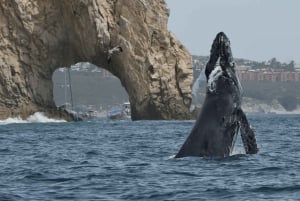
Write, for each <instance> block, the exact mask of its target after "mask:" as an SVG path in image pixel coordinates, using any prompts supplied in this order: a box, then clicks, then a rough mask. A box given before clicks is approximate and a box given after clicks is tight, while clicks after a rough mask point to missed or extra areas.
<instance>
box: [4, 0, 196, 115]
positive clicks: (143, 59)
mask: <svg viewBox="0 0 300 201" xmlns="http://www.w3.org/2000/svg"><path fill="white" fill-rule="evenodd" d="M168 16H169V10H168V8H167V6H166V3H165V1H164V0H130V1H129V0H64V1H61V0H1V3H0V119H5V118H7V117H13V116H18V115H20V116H21V117H24V118H25V117H27V116H29V115H30V114H32V113H34V112H36V111H42V112H46V114H48V115H49V114H50V115H52V116H57V115H59V114H58V112H57V110H56V106H55V103H54V100H53V90H52V89H53V87H52V79H51V78H52V73H53V72H54V71H55V70H56V69H57V68H59V67H64V66H70V65H72V64H75V63H78V62H90V63H92V64H95V65H97V66H99V67H101V68H104V69H107V70H109V71H110V72H111V73H113V74H114V75H115V76H117V77H118V78H119V79H120V81H121V83H122V85H123V86H124V87H125V89H126V91H127V92H128V95H129V99H130V100H129V101H130V103H131V107H132V118H133V120H138V119H187V118H190V112H189V106H190V103H191V84H192V64H191V58H190V55H189V53H188V52H187V50H186V49H185V48H184V46H183V45H181V44H180V42H179V41H178V40H177V39H176V38H175V37H174V36H173V35H172V34H171V33H170V32H169V31H168V30H167V20H168ZM116 46H121V47H122V50H123V51H122V52H121V53H118V54H114V55H112V58H111V62H109V63H108V62H107V52H108V50H109V49H112V48H113V47H116ZM60 115H62V114H60Z"/></svg>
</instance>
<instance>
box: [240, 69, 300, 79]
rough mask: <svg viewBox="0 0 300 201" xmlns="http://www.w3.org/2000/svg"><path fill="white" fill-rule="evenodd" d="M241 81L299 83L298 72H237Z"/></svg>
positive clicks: (299, 75)
mask: <svg viewBox="0 0 300 201" xmlns="http://www.w3.org/2000/svg"><path fill="white" fill-rule="evenodd" d="M237 73H238V76H239V78H240V80H241V81H270V82H289V81H290V82H299V81H300V71H283V70H282V71H273V70H269V69H259V70H238V71H237Z"/></svg>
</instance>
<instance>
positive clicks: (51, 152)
mask: <svg viewBox="0 0 300 201" xmlns="http://www.w3.org/2000/svg"><path fill="white" fill-rule="evenodd" d="M250 121H251V123H252V125H253V126H254V127H255V129H256V132H257V141H258V145H259V148H260V152H259V154H257V155H253V156H249V155H244V154H236V155H233V156H231V157H228V158H225V159H209V158H197V157H189V158H182V159H174V158H173V156H174V155H175V154H176V152H177V151H178V149H179V148H180V146H181V145H182V143H183V142H184V140H185V139H186V137H187V135H188V134H189V132H190V130H191V128H192V127H193V125H194V121H137V122H131V121H107V120H98V121H93V122H80V123H30V124H7V125H0V156H1V164H0V200H1V201H2V200H265V199H267V200H297V199H299V198H300V176H299V172H300V155H299V152H300V146H299V144H300V116H283V115H281V116H272V115H262V116H250ZM237 147H238V149H240V148H239V147H241V145H240V144H238V145H237ZM237 153H239V151H237Z"/></svg>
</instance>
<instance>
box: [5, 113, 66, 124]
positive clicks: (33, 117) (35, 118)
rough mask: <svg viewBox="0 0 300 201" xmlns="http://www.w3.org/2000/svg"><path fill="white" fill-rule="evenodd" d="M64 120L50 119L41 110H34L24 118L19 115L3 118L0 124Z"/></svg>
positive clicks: (59, 121) (58, 120)
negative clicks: (34, 111)
mask: <svg viewBox="0 0 300 201" xmlns="http://www.w3.org/2000/svg"><path fill="white" fill-rule="evenodd" d="M61 122H66V121H65V120H62V119H50V118H48V117H47V116H45V114H44V113H43V112H36V113H34V114H33V115H31V116H29V117H28V118H27V119H26V120H24V119H22V118H21V117H14V118H8V119H5V120H0V125H7V124H24V123H61Z"/></svg>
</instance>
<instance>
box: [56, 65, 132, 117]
mask: <svg viewBox="0 0 300 201" xmlns="http://www.w3.org/2000/svg"><path fill="white" fill-rule="evenodd" d="M52 82H53V97H54V102H55V104H56V106H57V107H58V108H62V109H67V110H68V111H74V112H76V113H77V114H79V115H80V116H81V117H87V116H89V115H91V114H92V115H95V116H97V117H106V115H107V111H109V110H110V109H113V108H116V107H120V106H121V105H122V104H123V103H125V102H128V94H127V92H126V90H125V89H124V88H123V87H122V85H121V83H120V81H119V79H118V78H117V77H115V76H114V75H112V74H111V73H110V72H108V71H106V70H105V69H103V68H100V67H98V66H95V65H92V64H90V63H87V62H82V63H77V64H75V65H73V66H71V67H69V68H66V67H63V68H58V69H57V70H55V72H54V73H53V75H52Z"/></svg>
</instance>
